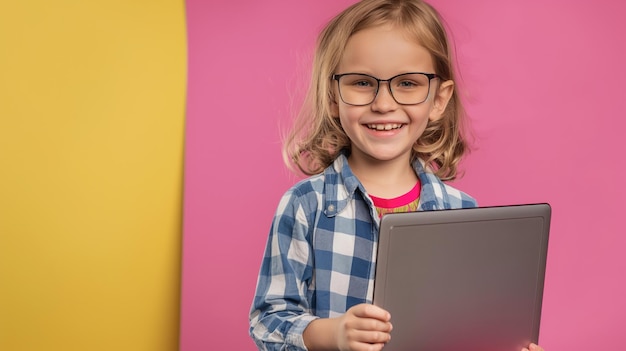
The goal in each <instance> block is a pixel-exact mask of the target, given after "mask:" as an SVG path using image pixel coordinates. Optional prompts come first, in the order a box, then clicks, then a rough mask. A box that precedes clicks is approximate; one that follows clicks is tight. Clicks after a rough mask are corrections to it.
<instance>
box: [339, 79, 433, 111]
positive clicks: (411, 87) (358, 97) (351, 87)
mask: <svg viewBox="0 0 626 351" xmlns="http://www.w3.org/2000/svg"><path fill="white" fill-rule="evenodd" d="M383 81H384V80H383ZM388 84H389V89H390V91H391V95H392V96H393V98H394V99H395V100H396V102H397V103H399V104H403V105H414V104H419V103H421V102H424V101H425V100H426V98H428V91H429V88H430V79H429V77H428V76H427V75H425V74H422V73H407V74H402V75H399V76H396V77H394V78H393V79H391V81H389V82H388ZM378 89H379V82H378V80H377V79H376V78H374V77H370V76H368V75H365V74H357V73H350V74H346V75H343V76H341V77H340V78H339V94H340V95H341V99H342V100H343V102H345V103H346V104H350V105H369V104H371V103H372V102H373V101H374V99H375V98H376V95H377V93H378Z"/></svg>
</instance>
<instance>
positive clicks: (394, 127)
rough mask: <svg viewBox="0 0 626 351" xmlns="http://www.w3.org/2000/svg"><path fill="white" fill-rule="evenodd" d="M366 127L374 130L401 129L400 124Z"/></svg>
mask: <svg viewBox="0 0 626 351" xmlns="http://www.w3.org/2000/svg"><path fill="white" fill-rule="evenodd" d="M367 127H368V128H369V129H376V130H392V129H399V128H400V127H402V124H397V123H389V124H368V125H367Z"/></svg>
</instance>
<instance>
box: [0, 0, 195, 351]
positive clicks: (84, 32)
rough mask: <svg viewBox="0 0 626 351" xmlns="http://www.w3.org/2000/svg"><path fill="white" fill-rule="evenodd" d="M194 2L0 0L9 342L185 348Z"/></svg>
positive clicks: (3, 311) (4, 295) (43, 346)
mask: <svg viewBox="0 0 626 351" xmlns="http://www.w3.org/2000/svg"><path fill="white" fill-rule="evenodd" d="M185 84H186V38H185V23H184V2H183V1H180V0H178V1H174V0H144V1H139V0H131V1H128V0H75V1H71V0H59V1H48V0H39V1H35V0H27V1H16V0H14V1H1V2H0V350H7V351H26V350H36V351H42V350H46V351H54V350H63V351H71V350H81V351H85V350H90V351H93V350H107V351H110V350H132V351H141V350H146V351H158V350H176V349H177V348H178V315H179V309H178V308H179V282H180V274H179V271H180V263H179V262H180V251H181V223H182V219H181V202H182V193H181V191H182V174H183V133H184V106H185Z"/></svg>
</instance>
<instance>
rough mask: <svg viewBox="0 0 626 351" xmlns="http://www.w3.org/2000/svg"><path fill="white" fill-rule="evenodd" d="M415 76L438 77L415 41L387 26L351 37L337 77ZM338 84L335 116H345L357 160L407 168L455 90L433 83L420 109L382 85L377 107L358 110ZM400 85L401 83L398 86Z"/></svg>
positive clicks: (448, 82)
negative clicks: (396, 163) (399, 162)
mask: <svg viewBox="0 0 626 351" xmlns="http://www.w3.org/2000/svg"><path fill="white" fill-rule="evenodd" d="M409 72H424V73H435V71H434V66H433V62H432V58H431V55H430V53H429V52H428V51H427V50H426V49H425V48H424V47H422V46H421V45H419V44H418V43H417V42H415V40H411V39H409V38H408V36H407V34H406V32H405V31H403V30H401V29H398V28H395V27H393V26H391V25H382V26H377V27H372V28H368V29H364V30H362V31H359V32H357V33H355V34H354V35H353V36H352V37H350V39H349V40H348V43H347V45H346V48H345V51H344V53H343V56H342V58H341V61H340V63H339V66H338V67H337V70H336V71H335V72H334V73H335V74H345V73H364V74H368V75H371V76H374V77H377V78H378V79H389V78H391V77H394V76H396V75H398V74H402V73H409ZM342 79H343V78H342ZM333 84H334V88H333V89H334V96H335V103H333V113H334V116H339V120H340V122H341V125H342V127H343V129H344V131H345V132H346V134H347V135H348V137H349V138H350V141H351V144H352V152H351V155H350V158H351V159H352V161H357V162H358V161H365V162H376V161H393V160H406V164H408V162H409V159H410V157H411V150H412V147H413V144H414V143H415V142H416V141H417V139H418V138H419V137H420V136H421V135H422V133H423V132H424V129H425V128H426V124H427V123H428V120H429V119H431V120H436V119H438V118H440V117H441V115H442V113H443V111H444V109H445V107H446V104H447V103H448V100H449V99H450V96H451V95H452V91H453V86H454V85H453V83H452V81H446V82H443V83H441V82H439V78H435V79H433V80H431V82H430V93H429V96H428V98H427V99H426V101H424V102H422V103H420V104H417V105H400V104H398V103H397V102H396V101H395V100H394V98H393V97H392V96H391V94H390V91H389V85H388V84H389V83H388V82H381V83H380V88H379V91H378V95H377V96H376V98H375V99H374V101H373V102H372V103H371V104H369V105H365V106H352V105H348V104H346V103H345V102H343V101H342V99H341V98H340V95H339V91H338V83H337V82H333ZM353 84H358V85H359V88H360V86H363V85H368V83H367V82H355V83H353ZM374 84H375V81H374ZM402 84H404V83H402ZM394 85H397V83H396V82H394ZM342 91H343V90H342ZM344 96H345V94H344Z"/></svg>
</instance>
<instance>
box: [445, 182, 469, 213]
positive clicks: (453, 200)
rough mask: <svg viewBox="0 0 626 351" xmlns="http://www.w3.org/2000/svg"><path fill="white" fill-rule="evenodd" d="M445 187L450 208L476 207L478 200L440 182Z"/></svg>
mask: <svg viewBox="0 0 626 351" xmlns="http://www.w3.org/2000/svg"><path fill="white" fill-rule="evenodd" d="M441 184H442V185H443V187H444V189H445V193H446V194H447V195H448V196H447V201H448V204H449V205H450V208H472V207H477V206H478V202H477V201H476V199H474V198H473V197H472V196H470V195H468V194H467V193H465V192H463V191H461V190H459V189H457V188H455V187H453V186H451V185H449V184H446V183H443V182H441Z"/></svg>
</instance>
